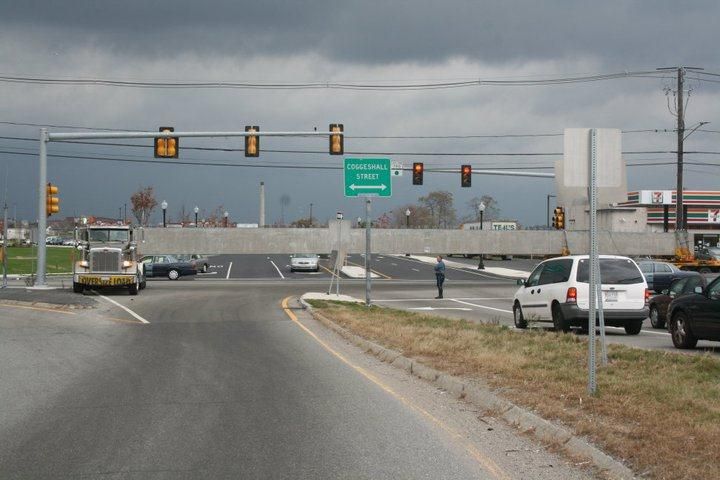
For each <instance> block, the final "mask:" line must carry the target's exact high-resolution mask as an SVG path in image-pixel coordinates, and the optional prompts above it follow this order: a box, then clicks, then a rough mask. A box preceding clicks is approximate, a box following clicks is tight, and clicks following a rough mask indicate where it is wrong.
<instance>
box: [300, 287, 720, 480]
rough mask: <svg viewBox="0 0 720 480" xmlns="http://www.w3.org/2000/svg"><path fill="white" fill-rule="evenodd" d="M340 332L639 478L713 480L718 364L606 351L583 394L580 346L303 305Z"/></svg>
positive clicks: (452, 323) (569, 339) (570, 340)
mask: <svg viewBox="0 0 720 480" xmlns="http://www.w3.org/2000/svg"><path fill="white" fill-rule="evenodd" d="M311 303H312V304H313V306H314V307H315V308H317V309H319V311H320V312H322V314H323V315H324V316H326V317H328V318H330V319H331V320H333V321H334V322H336V323H337V324H339V325H341V326H343V327H344V328H346V329H348V330H350V331H352V332H353V333H355V334H357V335H361V336H363V337H365V338H367V339H369V340H372V341H374V342H377V343H380V344H382V345H384V346H386V347H388V348H392V349H395V350H398V351H400V352H402V353H403V355H405V356H406V357H409V358H413V359H416V360H418V361H420V362H422V363H423V364H425V365H427V366H430V367H432V368H435V369H438V370H442V371H445V372H447V373H450V374H452V375H456V376H461V377H464V378H467V379H469V380H473V379H475V380H479V381H483V382H485V383H487V384H488V385H490V386H491V387H493V388H495V389H496V390H497V391H498V393H500V394H501V395H502V396H504V397H506V398H508V399H509V400H511V401H512V402H514V403H516V404H518V405H522V406H524V407H527V408H529V409H532V410H534V411H535V412H537V413H538V414H540V415H542V416H543V417H544V418H547V419H550V420H556V421H560V422H562V423H563V424H564V425H566V426H567V427H568V428H570V429H571V430H572V431H574V432H575V433H576V434H578V435H583V436H586V437H587V438H589V439H590V440H591V441H592V442H593V443H595V444H596V445H598V446H600V447H602V448H603V449H604V450H605V451H606V452H608V453H609V454H611V455H613V456H614V457H616V458H618V459H622V460H624V461H625V462H627V463H628V464H629V465H631V466H632V468H633V469H634V470H635V471H636V472H639V473H640V474H641V475H642V476H648V477H651V478H658V479H666V478H667V479H670V478H673V479H678V478H688V479H689V478H720V473H718V472H720V457H718V456H717V454H716V452H715V449H714V448H713V447H712V445H720V382H718V378H720V360H718V359H715V358H713V357H710V356H690V355H682V354H676V353H665V352H654V351H646V350H640V349H634V348H629V347H625V346H622V345H609V346H608V347H609V349H608V355H609V361H610V362H609V365H608V367H606V368H600V369H599V371H598V385H599V394H598V395H597V396H595V397H590V396H589V395H588V394H587V342H586V340H585V339H582V338H578V337H576V336H573V335H563V334H557V333H553V332H544V331H526V332H522V333H519V332H515V331H511V330H510V329H508V328H506V327H499V326H495V325H478V324H474V323H469V322H465V321H458V320H450V319H446V318H442V317H437V316H432V315H425V314H418V313H412V312H403V311H399V310H392V309H387V308H380V307H371V308H367V307H365V306H363V305H352V304H341V303H337V302H322V301H311Z"/></svg>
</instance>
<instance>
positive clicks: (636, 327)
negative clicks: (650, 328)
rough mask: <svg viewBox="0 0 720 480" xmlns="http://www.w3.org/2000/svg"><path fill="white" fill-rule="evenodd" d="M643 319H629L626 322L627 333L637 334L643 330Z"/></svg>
mask: <svg viewBox="0 0 720 480" xmlns="http://www.w3.org/2000/svg"><path fill="white" fill-rule="evenodd" d="M642 324H643V321H642V320H628V321H627V322H625V333H627V334H628V335H637V334H638V333H640V330H642Z"/></svg>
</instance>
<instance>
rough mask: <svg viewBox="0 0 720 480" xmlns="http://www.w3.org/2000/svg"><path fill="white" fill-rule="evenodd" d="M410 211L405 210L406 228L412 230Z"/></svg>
mask: <svg viewBox="0 0 720 480" xmlns="http://www.w3.org/2000/svg"><path fill="white" fill-rule="evenodd" d="M410 213H412V212H410V209H409V208H408V209H407V210H405V228H410Z"/></svg>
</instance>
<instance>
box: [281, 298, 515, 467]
mask: <svg viewBox="0 0 720 480" xmlns="http://www.w3.org/2000/svg"><path fill="white" fill-rule="evenodd" d="M290 298H291V297H285V298H284V299H283V300H282V302H281V305H282V309H283V311H284V312H285V314H287V316H288V317H290V320H292V321H293V322H294V323H295V324H296V325H297V326H299V327H300V328H301V329H302V330H303V331H304V332H305V333H307V334H308V335H310V336H311V337H312V338H313V339H315V341H317V342H318V343H319V344H320V345H322V346H323V348H325V350H327V351H328V352H330V353H332V354H333V355H334V356H335V357H337V358H338V359H340V361H342V362H343V363H345V364H346V365H348V366H349V367H350V368H352V369H353V370H355V371H357V372H358V373H360V374H361V375H362V376H363V377H365V378H367V379H368V380H370V381H371V382H373V383H374V384H375V385H377V386H378V387H380V388H381V389H382V390H384V391H385V392H387V393H388V394H390V395H391V396H392V397H394V398H395V399H396V400H398V401H400V402H401V403H402V404H403V405H405V406H407V407H408V408H410V409H412V410H415V411H416V412H418V413H420V414H421V415H422V416H424V417H425V418H427V419H428V420H430V421H431V422H432V423H434V424H435V425H437V426H438V427H440V428H441V429H442V430H444V431H445V432H446V433H448V434H449V435H450V436H452V437H453V438H454V439H455V440H456V441H458V442H459V443H461V444H462V445H463V446H464V447H465V449H466V450H467V451H468V453H469V454H470V455H471V456H472V457H473V458H474V459H475V460H476V461H477V462H478V463H479V464H480V465H481V466H482V467H483V468H484V469H485V470H486V471H487V472H488V473H490V474H491V475H492V476H493V477H495V478H498V479H503V480H505V479H508V480H509V479H510V478H511V477H510V476H509V475H508V474H507V473H505V471H504V470H503V469H502V468H501V467H500V466H499V465H498V464H497V463H495V462H494V461H493V460H492V459H491V458H489V457H487V456H486V455H484V454H483V453H482V452H481V451H480V450H478V449H477V447H475V445H473V444H472V443H470V442H468V441H466V440H465V436H464V435H463V434H462V433H460V432H458V431H457V430H455V429H453V428H452V427H450V426H449V425H447V424H445V423H444V422H443V421H442V420H440V419H439V418H437V417H435V416H433V415H432V414H431V413H430V412H428V411H427V410H425V409H424V408H422V407H420V406H418V405H416V404H414V403H413V402H412V401H411V400H409V399H408V398H407V397H404V396H402V395H400V394H399V393H397V392H396V391H395V390H393V389H392V388H391V387H390V386H388V385H387V384H385V383H383V382H382V381H381V380H380V379H378V378H377V377H376V376H375V375H373V374H372V373H370V372H369V371H367V370H366V369H364V368H362V367H360V366H358V365H355V364H354V363H352V362H351V361H350V360H348V359H347V358H346V357H345V356H344V355H342V354H341V353H339V352H338V351H337V350H335V349H333V348H332V347H331V346H330V345H328V344H327V343H325V342H324V341H323V340H321V339H320V338H319V337H318V336H317V335H315V334H314V333H313V332H312V331H310V329H309V328H307V327H306V326H305V325H303V324H302V323H300V321H299V320H298V318H297V316H296V315H295V314H294V313H293V311H292V310H290V308H289V307H288V300H289V299H290Z"/></svg>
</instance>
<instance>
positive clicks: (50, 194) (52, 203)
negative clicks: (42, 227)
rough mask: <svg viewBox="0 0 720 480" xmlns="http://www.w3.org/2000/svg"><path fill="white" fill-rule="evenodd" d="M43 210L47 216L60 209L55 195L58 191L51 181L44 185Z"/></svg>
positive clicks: (58, 200)
mask: <svg viewBox="0 0 720 480" xmlns="http://www.w3.org/2000/svg"><path fill="white" fill-rule="evenodd" d="M45 192H46V193H45V212H46V213H47V216H48V217H49V216H50V215H52V214H53V213H58V212H59V211H60V199H59V198H58V197H57V196H56V195H57V194H58V192H59V190H58V187H57V186H55V185H53V184H52V183H48V184H47V187H45Z"/></svg>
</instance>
